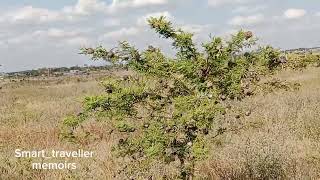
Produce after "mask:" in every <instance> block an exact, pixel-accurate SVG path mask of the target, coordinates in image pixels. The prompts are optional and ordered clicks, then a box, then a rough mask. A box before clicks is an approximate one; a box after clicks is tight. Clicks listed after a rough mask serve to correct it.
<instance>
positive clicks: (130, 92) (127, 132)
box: [64, 17, 280, 179]
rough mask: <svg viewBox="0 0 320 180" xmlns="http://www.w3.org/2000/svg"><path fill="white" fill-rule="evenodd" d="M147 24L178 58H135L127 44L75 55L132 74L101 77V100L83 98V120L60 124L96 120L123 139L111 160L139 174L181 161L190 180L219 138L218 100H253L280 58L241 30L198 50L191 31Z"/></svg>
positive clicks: (154, 51)
mask: <svg viewBox="0 0 320 180" xmlns="http://www.w3.org/2000/svg"><path fill="white" fill-rule="evenodd" d="M148 22H149V25H150V27H151V28H152V29H154V30H155V31H156V32H157V33H158V34H159V35H160V36H161V37H163V38H166V39H171V40H172V42H173V43H172V46H173V48H174V49H175V50H176V52H177V54H176V57H175V58H169V57H167V56H166V55H165V54H163V53H162V51H161V50H160V49H158V48H156V47H153V46H149V47H148V48H147V49H146V50H144V51H142V52H139V51H138V50H137V49H136V48H135V47H134V46H132V45H130V44H129V43H128V42H120V43H119V46H118V47H116V48H114V49H110V50H107V49H105V48H103V47H101V46H100V47H97V48H83V49H81V53H82V54H85V55H90V56H91V58H92V59H93V60H99V59H103V60H106V61H110V62H113V63H120V64H126V65H127V66H128V67H129V68H130V69H131V70H132V71H134V72H135V73H134V75H132V76H128V77H123V78H116V77H113V78H108V79H106V80H105V81H104V82H103V83H102V85H103V87H104V88H105V93H104V94H102V95H100V96H92V97H87V98H85V101H84V112H83V114H85V115H83V114H82V115H80V116H78V117H74V116H73V117H69V118H66V119H65V121H64V125H65V126H69V127H71V129H72V128H74V127H75V126H77V125H79V124H80V123H81V122H83V121H84V119H83V118H85V117H88V116H95V115H97V116H100V117H101V116H102V117H103V118H102V119H104V120H105V121H108V122H109V123H111V124H113V125H114V128H115V130H118V131H119V132H121V133H122V134H123V138H121V139H120V140H119V143H118V145H117V146H115V147H114V150H115V153H116V154H117V155H119V156H122V157H129V158H133V159H135V160H136V162H145V163H140V164H139V165H138V166H139V167H140V166H141V167H140V170H141V171H142V170H146V171H147V169H148V164H149V163H151V162H153V161H154V162H163V163H171V162H173V161H179V162H180V168H179V170H180V177H179V178H181V179H188V178H190V177H192V176H193V173H194V166H195V163H196V161H198V160H201V159H203V158H205V157H206V156H207V154H208V146H207V144H208V143H207V141H208V138H210V137H213V136H216V135H217V134H221V133H223V131H219V132H212V129H213V127H212V125H213V122H214V121H215V118H216V117H217V115H218V114H223V113H224V112H225V110H224V107H223V105H222V103H221V101H224V100H226V99H227V98H230V99H241V98H244V97H245V96H247V95H250V94H252V92H250V90H249V89H250V88H251V86H254V85H255V84H256V83H257V82H258V81H259V79H260V78H259V76H261V75H264V74H268V73H270V72H272V71H273V70H274V69H276V68H277V67H278V66H279V65H280V61H279V56H280V52H279V51H277V50H275V49H273V48H272V47H261V48H255V44H256V41H257V40H256V38H255V37H254V36H253V34H252V33H251V32H245V31H239V32H238V33H236V34H235V35H233V36H232V37H231V38H230V39H229V40H223V39H222V38H220V37H213V38H211V39H210V40H209V41H208V42H205V43H203V44H202V47H203V48H202V49H203V50H202V51H200V50H199V48H197V46H196V44H195V43H194V42H193V40H192V37H193V34H192V33H188V32H185V31H182V30H181V29H175V28H174V27H173V26H172V24H171V22H169V21H167V20H166V18H165V17H160V18H150V19H149V20H148ZM100 119H101V118H100ZM142 166H143V167H142ZM129 174H130V173H129ZM131 175H135V174H134V172H132V174H130V176H131Z"/></svg>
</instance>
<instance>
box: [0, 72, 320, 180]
mask: <svg viewBox="0 0 320 180" xmlns="http://www.w3.org/2000/svg"><path fill="white" fill-rule="evenodd" d="M276 76H277V77H278V78H280V79H285V80H288V81H292V82H299V83H301V84H302V87H301V89H300V90H299V91H295V92H285V91H279V92H276V93H271V94H267V95H256V96H253V97H251V98H248V99H246V100H244V101H242V102H233V103H231V105H232V106H233V108H232V110H229V113H228V116H227V117H225V118H221V119H220V120H219V121H217V122H216V127H217V128H220V127H224V128H226V129H227V132H226V133H224V134H223V135H222V136H219V137H217V138H215V139H213V140H212V148H211V153H210V156H209V157H208V159H206V160H205V161H203V162H201V163H199V165H198V166H197V177H199V179H320V151H319V149H320V119H319V117H320V71H319V69H308V70H306V71H304V72H283V73H281V74H278V75H276ZM2 86H3V89H1V90H0V179H114V175H115V174H116V169H117V166H116V164H117V163H116V161H117V160H116V159H115V158H113V157H112V154H111V147H112V144H114V142H115V141H116V140H117V137H116V134H113V135H109V134H108V128H109V126H108V124H107V123H103V122H94V121H88V122H86V123H85V124H84V125H83V126H82V127H81V129H80V130H79V133H83V132H90V134H91V135H90V138H84V139H83V141H82V143H81V144H80V145H79V144H78V145H74V144H70V143H67V142H65V141H61V140H59V124H60V122H61V120H62V119H63V117H65V116H66V115H68V114H75V113H78V112H80V110H81V100H82V98H83V97H84V96H86V95H94V94H99V93H100V90H101V88H100V87H99V86H98V82H97V81H96V80H94V79H91V80H90V81H82V80H80V82H78V81H67V82H66V81H64V82H62V81H61V80H59V81H58V80H54V81H50V82H45V81H41V83H40V82H37V81H32V82H29V83H20V82H16V83H8V84H6V85H2ZM248 110H251V111H252V114H251V115H250V116H245V115H244V112H246V111H248ZM239 113H240V114H242V116H241V118H240V119H236V118H234V117H235V114H239ZM84 136H85V134H84ZM17 148H20V149H26V150H27V149H30V150H33V149H39V150H41V149H48V150H51V149H56V150H63V149H73V150H74V149H78V148H83V149H86V150H91V151H95V153H96V154H95V157H94V158H91V159H74V160H73V161H75V162H77V163H78V164H79V167H80V168H79V169H77V170H76V171H72V172H71V171H67V170H64V171H44V170H43V171H35V170H31V167H30V162H29V160H26V159H24V160H22V159H20V160H18V159H16V158H14V150H15V149H17ZM157 176H158V177H160V176H161V174H158V175H157Z"/></svg>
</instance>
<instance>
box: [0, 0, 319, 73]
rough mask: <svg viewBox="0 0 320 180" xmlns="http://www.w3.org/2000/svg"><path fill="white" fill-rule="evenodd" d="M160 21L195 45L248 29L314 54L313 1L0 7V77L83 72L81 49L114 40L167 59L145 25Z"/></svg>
mask: <svg viewBox="0 0 320 180" xmlns="http://www.w3.org/2000/svg"><path fill="white" fill-rule="evenodd" d="M160 15H165V16H167V17H168V18H169V19H170V20H172V21H173V22H174V24H175V25H177V26H180V27H182V28H183V29H185V30H188V31H191V32H193V33H195V37H194V39H195V41H196V42H199V44H200V42H203V41H206V40H208V39H209V34H211V35H213V36H215V35H216V36H223V37H226V38H227V37H228V35H229V34H230V33H234V32H235V31H237V30H239V29H247V30H251V31H253V32H254V33H255V34H256V35H257V36H258V37H259V39H260V43H261V44H271V45H273V46H275V47H277V48H282V49H289V48H298V47H313V46H320V36H319V32H320V1H319V0H308V1H301V0H281V1H279V0H68V1H66V0H54V1H53V0H51V1H45V0H1V1H0V54H1V58H0V64H2V65H3V66H2V67H0V72H1V71H5V72H9V71H18V70H25V69H33V68H40V67H57V66H72V65H83V64H88V63H89V62H90V61H89V60H88V58H86V57H83V56H80V55H78V54H77V53H78V49H79V48H80V47H83V46H96V45H104V46H106V47H112V46H114V45H115V43H116V42H117V41H120V40H128V41H129V42H130V43H132V44H134V45H136V46H137V47H138V48H141V49H143V48H144V47H146V46H147V45H148V44H153V45H156V46H159V47H161V48H162V49H164V51H166V52H169V49H170V41H167V40H163V39H159V38H158V36H157V35H156V34H154V33H153V32H152V31H151V30H149V28H148V27H147V25H146V23H145V20H146V18H147V17H150V16H160Z"/></svg>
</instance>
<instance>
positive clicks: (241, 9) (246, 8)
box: [232, 5, 267, 14]
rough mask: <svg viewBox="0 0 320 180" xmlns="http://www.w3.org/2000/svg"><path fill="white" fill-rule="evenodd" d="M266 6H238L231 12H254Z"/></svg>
mask: <svg viewBox="0 0 320 180" xmlns="http://www.w3.org/2000/svg"><path fill="white" fill-rule="evenodd" d="M266 8H267V7H266V6H265V5H258V6H239V7H237V8H235V9H233V10H232V12H233V13H246V14H248V13H256V12H258V11H262V10H265V9H266Z"/></svg>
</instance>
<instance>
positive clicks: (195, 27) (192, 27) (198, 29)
mask: <svg viewBox="0 0 320 180" xmlns="http://www.w3.org/2000/svg"><path fill="white" fill-rule="evenodd" d="M210 28H212V25H210V24H205V25H200V24H186V25H183V26H182V27H181V29H182V30H184V31H187V32H191V33H195V34H196V35H197V34H200V33H202V32H204V31H205V30H208V29H210ZM206 35H207V34H206Z"/></svg>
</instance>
